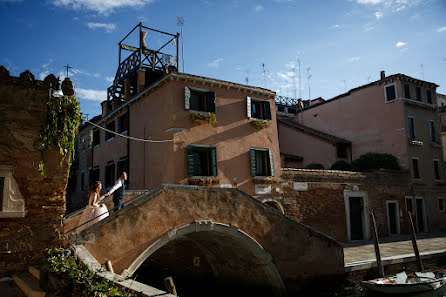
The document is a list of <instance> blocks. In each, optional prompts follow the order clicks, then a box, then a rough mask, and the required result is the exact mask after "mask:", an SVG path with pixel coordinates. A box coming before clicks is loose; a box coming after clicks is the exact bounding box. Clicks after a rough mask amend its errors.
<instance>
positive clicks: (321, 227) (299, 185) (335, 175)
mask: <svg viewBox="0 0 446 297" xmlns="http://www.w3.org/2000/svg"><path fill="white" fill-rule="evenodd" d="M282 178H283V179H284V182H283V184H282V189H283V198H282V199H281V201H280V202H281V205H282V206H283V209H284V213H285V215H287V216H290V217H292V218H294V219H296V220H297V221H299V222H302V223H304V224H306V225H308V226H310V227H312V228H315V229H316V230H318V231H320V232H322V233H324V234H326V235H328V236H331V237H333V238H335V239H337V240H339V241H344V242H345V241H348V235H347V227H348V226H347V215H346V212H347V211H346V203H345V202H346V198H345V197H346V196H348V195H353V196H355V193H357V195H358V196H360V197H362V196H364V197H366V198H365V199H366V200H365V201H364V204H365V209H366V211H364V214H367V217H368V213H369V211H373V212H374V214H375V219H376V224H377V229H378V236H380V237H381V236H387V235H388V226H387V225H388V223H387V208H386V201H397V202H398V208H399V211H398V212H399V224H400V232H401V233H402V234H407V233H408V229H407V220H406V219H407V218H406V216H405V213H406V206H405V200H404V199H405V196H410V187H409V186H408V185H409V182H408V178H409V175H408V173H407V172H406V171H401V172H398V171H386V170H380V171H376V172H374V173H361V172H347V171H336V170H310V169H284V170H283V171H282ZM366 227H369V225H367V226H366ZM367 229H368V228H367ZM364 230H365V228H364Z"/></svg>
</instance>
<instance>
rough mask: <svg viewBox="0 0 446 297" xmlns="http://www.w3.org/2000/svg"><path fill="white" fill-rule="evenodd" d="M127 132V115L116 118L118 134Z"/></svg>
mask: <svg viewBox="0 0 446 297" xmlns="http://www.w3.org/2000/svg"><path fill="white" fill-rule="evenodd" d="M127 130H128V114H127V113H125V114H123V115H122V116H120V117H118V133H123V132H126V131H127Z"/></svg>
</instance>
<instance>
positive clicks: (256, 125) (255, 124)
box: [251, 119, 269, 130]
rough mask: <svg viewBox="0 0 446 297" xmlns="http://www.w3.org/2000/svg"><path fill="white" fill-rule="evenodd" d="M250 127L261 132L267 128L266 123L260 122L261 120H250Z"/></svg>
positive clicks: (267, 123) (267, 124)
mask: <svg viewBox="0 0 446 297" xmlns="http://www.w3.org/2000/svg"><path fill="white" fill-rule="evenodd" d="M251 125H252V126H253V127H254V128H256V130H262V129H265V128H268V127H269V122H268V121H262V120H254V119H253V120H251Z"/></svg>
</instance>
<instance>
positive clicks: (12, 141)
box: [0, 66, 72, 275]
mask: <svg viewBox="0 0 446 297" xmlns="http://www.w3.org/2000/svg"><path fill="white" fill-rule="evenodd" d="M50 83H51V84H52V85H53V86H55V85H56V84H57V83H58V82H57V79H56V78H55V77H54V75H49V76H48V77H47V78H46V79H45V81H38V80H35V79H34V76H33V75H32V73H30V72H29V71H25V72H23V73H22V74H21V75H20V77H12V76H10V75H9V73H8V71H7V70H6V69H5V68H4V67H3V66H1V67H0V127H2V129H0V177H2V176H3V182H4V189H3V196H0V198H2V200H1V201H2V202H3V205H2V206H3V207H2V209H1V211H0V275H2V274H5V273H8V272H10V271H13V270H18V269H22V268H24V266H25V265H26V264H27V263H29V262H32V261H34V260H35V259H36V258H37V257H38V256H39V255H40V254H41V251H42V250H43V249H44V248H45V247H48V246H54V245H56V244H58V239H57V236H56V234H57V233H56V232H55V230H56V229H57V225H58V224H50V225H47V224H48V223H50V222H51V221H53V220H55V219H57V218H60V217H61V216H63V215H64V213H65V189H66V184H67V179H68V160H67V159H66V160H64V162H62V163H60V161H61V156H60V154H59V152H58V151H45V152H44V153H43V155H42V153H41V151H40V150H39V149H38V143H39V135H40V133H41V132H42V131H43V127H44V125H45V123H46V117H47V102H48V100H49V87H50ZM71 91H72V89H71ZM42 156H43V158H44V160H45V175H43V176H42V175H41V174H40V173H39V171H38V168H39V163H40V160H41V158H42ZM0 181H2V180H1V179H0ZM0 195H1V193H0Z"/></svg>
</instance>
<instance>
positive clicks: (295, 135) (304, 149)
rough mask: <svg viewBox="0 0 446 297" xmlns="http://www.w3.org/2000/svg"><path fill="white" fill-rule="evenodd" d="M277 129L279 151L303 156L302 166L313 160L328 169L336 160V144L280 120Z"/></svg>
mask: <svg viewBox="0 0 446 297" xmlns="http://www.w3.org/2000/svg"><path fill="white" fill-rule="evenodd" d="M278 130H279V143H280V151H281V152H282V153H285V154H291V155H295V156H300V157H303V161H302V164H303V167H305V166H307V165H308V164H310V163H313V162H314V163H320V164H322V165H324V167H325V169H328V168H330V166H331V165H332V164H333V163H334V162H335V161H336V160H338V157H337V155H336V154H337V150H336V146H335V145H333V144H332V143H330V142H327V141H324V140H322V139H321V138H319V137H316V136H313V135H309V134H308V133H305V132H303V131H301V130H299V129H296V128H293V127H290V126H289V125H287V124H284V123H281V122H278ZM347 156H348V154H347Z"/></svg>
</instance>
